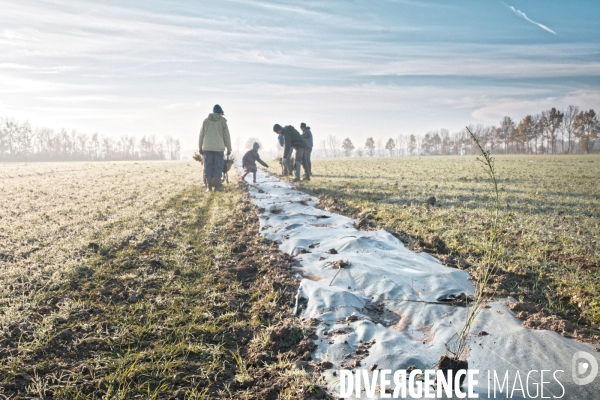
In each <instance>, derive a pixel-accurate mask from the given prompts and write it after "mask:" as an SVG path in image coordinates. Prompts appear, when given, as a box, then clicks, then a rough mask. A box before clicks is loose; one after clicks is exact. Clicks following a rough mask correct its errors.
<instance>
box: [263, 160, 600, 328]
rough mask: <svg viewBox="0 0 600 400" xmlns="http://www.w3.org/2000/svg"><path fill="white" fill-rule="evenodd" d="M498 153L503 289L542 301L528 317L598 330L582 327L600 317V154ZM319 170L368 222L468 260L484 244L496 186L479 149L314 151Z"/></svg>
mask: <svg viewBox="0 0 600 400" xmlns="http://www.w3.org/2000/svg"><path fill="white" fill-rule="evenodd" d="M495 159H496V167H497V175H498V178H499V180H500V185H501V189H502V191H501V196H502V197H501V200H502V214H501V215H502V217H503V220H502V222H501V224H502V226H501V227H502V237H501V245H502V248H501V263H500V268H501V270H500V273H499V275H498V276H497V277H496V279H495V282H494V285H493V286H494V287H495V288H497V290H498V292H497V295H498V296H509V295H510V296H513V297H515V298H516V299H518V300H521V301H525V302H530V303H533V304H534V305H535V310H533V309H531V310H529V311H530V312H529V314H530V315H527V313H524V314H522V315H521V317H522V318H523V319H527V321H526V324H528V326H531V327H534V328H536V327H537V328H546V329H554V330H558V331H559V332H561V333H563V334H564V335H565V336H575V337H577V336H580V337H581V336H588V337H589V336H590V334H592V332H590V331H589V330H585V329H584V330H582V329H581V327H588V328H598V326H599V325H600V246H599V241H600V157H598V156H597V155H596V156H534V157H532V156H495ZM272 171H273V172H276V168H274V167H272ZM313 172H314V177H313V178H312V180H311V181H310V182H309V183H306V182H303V184H302V185H301V186H302V187H304V188H305V189H306V190H307V191H309V192H312V193H315V194H316V195H318V196H319V197H320V198H321V199H322V200H323V203H322V206H323V207H325V208H328V209H329V210H330V211H335V212H340V213H343V214H346V215H349V216H353V217H357V218H360V219H361V220H360V225H361V227H363V228H365V229H374V228H375V227H380V228H381V227H383V228H385V229H388V230H389V231H390V232H392V233H394V234H396V235H397V236H398V237H399V238H400V239H402V240H403V241H404V242H405V243H406V244H407V245H408V246H409V247H411V248H413V249H415V250H417V251H427V252H429V253H432V254H434V255H435V256H437V257H438V258H439V259H440V260H442V261H443V262H445V263H446V264H447V265H452V266H457V267H460V268H466V269H469V266H470V265H473V264H475V263H477V261H478V260H479V258H480V257H481V255H482V252H483V250H484V249H485V246H486V243H487V240H488V237H489V235H488V230H489V227H490V214H489V210H490V207H491V206H492V203H491V200H492V195H493V193H492V191H491V190H490V187H489V181H488V180H487V179H486V176H485V173H484V171H483V170H482V168H481V164H480V163H478V162H477V161H476V158H475V157H409V158H352V159H315V160H313ZM431 197H435V203H434V204H433V205H430V204H428V200H429V199H430V198H431ZM430 202H431V203H433V199H431V200H430ZM571 323H576V324H578V325H579V327H577V326H574V325H572V324H571ZM586 331H587V332H586ZM584 332H586V333H587V334H588V335H583V333H584ZM594 334H597V331H595V332H594ZM596 338H598V336H596Z"/></svg>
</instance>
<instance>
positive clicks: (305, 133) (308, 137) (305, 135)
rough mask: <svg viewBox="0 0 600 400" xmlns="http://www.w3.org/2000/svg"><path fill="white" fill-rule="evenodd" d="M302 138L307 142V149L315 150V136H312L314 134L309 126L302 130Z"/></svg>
mask: <svg viewBox="0 0 600 400" xmlns="http://www.w3.org/2000/svg"><path fill="white" fill-rule="evenodd" d="M302 138H303V139H304V141H305V142H306V147H308V148H309V149H312V148H313V135H312V132H311V131H310V126H307V127H306V128H304V129H303V130H302Z"/></svg>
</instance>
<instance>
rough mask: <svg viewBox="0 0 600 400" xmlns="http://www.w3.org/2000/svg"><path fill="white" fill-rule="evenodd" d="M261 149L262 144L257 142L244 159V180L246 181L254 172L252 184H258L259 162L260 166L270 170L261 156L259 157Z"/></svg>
mask: <svg viewBox="0 0 600 400" xmlns="http://www.w3.org/2000/svg"><path fill="white" fill-rule="evenodd" d="M259 148H260V144H258V143H257V142H254V144H253V145H252V150H248V152H247V153H246V154H244V157H243V158H242V167H243V168H244V171H246V172H244V175H242V180H244V179H246V176H247V175H248V174H249V173H250V172H252V176H253V179H252V182H253V183H256V171H257V168H256V162H257V161H258V163H259V164H260V165H262V166H263V167H265V168H269V166H268V165H267V163H266V162H264V161H263V160H261V159H260V156H259V155H258V149H259Z"/></svg>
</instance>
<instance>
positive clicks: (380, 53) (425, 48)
mask: <svg viewBox="0 0 600 400" xmlns="http://www.w3.org/2000/svg"><path fill="white" fill-rule="evenodd" d="M0 7H1V9H2V10H3V12H2V13H1V14H0V117H15V118H17V119H19V120H29V121H30V122H31V123H32V125H34V126H50V127H54V128H56V129H60V128H61V127H65V128H67V129H72V128H77V129H78V130H80V131H84V132H88V133H91V132H99V133H101V134H104V135H112V136H115V137H118V136H119V135H123V134H133V135H136V136H138V137H141V136H142V135H149V134H155V135H158V136H164V135H167V134H170V135H173V136H175V137H178V138H180V139H181V140H182V143H183V147H184V148H194V147H195V146H196V143H197V136H198V130H199V127H200V124H201V122H202V120H203V119H204V118H205V117H206V115H207V114H208V113H209V112H210V111H211V109H212V106H213V105H214V104H215V103H219V104H221V105H222V106H223V108H224V110H225V114H226V115H225V116H226V118H227V119H228V121H229V126H230V130H231V133H232V136H234V137H240V138H241V140H242V143H244V142H245V139H246V138H248V137H251V136H254V137H259V138H260V139H261V140H262V141H263V143H264V144H266V145H267V147H269V144H271V143H273V145H274V141H275V138H274V134H273V133H272V131H271V128H272V126H273V124H274V123H276V122H277V123H280V124H282V125H284V124H292V125H295V126H296V127H298V125H299V124H300V122H301V121H305V122H307V123H308V124H309V125H310V126H312V128H313V133H314V134H315V137H316V139H317V142H319V141H320V140H321V139H324V138H325V137H326V136H327V135H329V134H334V135H337V136H338V137H340V138H345V137H350V138H351V139H352V140H354V141H356V142H357V144H358V143H360V144H362V143H363V142H364V140H365V139H366V137H367V136H375V137H382V138H388V137H396V136H398V135H399V134H411V133H416V134H424V133H425V132H427V131H429V130H435V129H440V128H447V129H450V130H451V131H454V130H458V129H461V128H462V127H463V126H464V125H466V124H469V123H484V124H493V123H498V121H499V120H500V119H501V118H502V117H503V116H504V115H510V116H512V117H513V118H515V119H517V120H518V119H520V118H522V117H523V116H525V115H526V114H530V113H537V112H540V111H542V110H544V109H548V108H550V107H553V106H556V107H561V108H562V107H566V106H567V105H569V104H575V105H578V106H580V107H582V108H595V109H596V110H600V24H599V23H598V15H600V2H599V1H595V0H593V1H592V0H588V1H573V2H566V1H554V0H543V1H541V0H540V1H534V0H527V1H526V0H520V1H505V2H501V1H494V0H489V1H488V0H453V1H435V0H434V1H426V0H422V1H417V0H380V1H377V0H375V1H352V0H348V1H334V0H328V1H291V0H290V1H286V0H276V1H263V0H221V1H214V2H212V1H211V2H209V1H183V0H175V1H168V2H167V1H161V2H159V1H154V0H147V1H130V2H127V3H124V2H117V1H94V2H91V1H77V2H72V1H69V2H67V1H62V0H54V1H30V0H24V1H19V2H15V1H12V0H0Z"/></svg>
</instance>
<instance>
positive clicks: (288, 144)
mask: <svg viewBox="0 0 600 400" xmlns="http://www.w3.org/2000/svg"><path fill="white" fill-rule="evenodd" d="M273 132H275V133H277V134H278V135H282V136H283V142H284V146H283V159H284V160H285V161H284V162H289V159H290V157H291V156H292V148H293V149H295V150H296V165H295V170H296V177H295V178H294V182H298V181H300V165H301V164H302V160H304V151H305V150H306V148H307V147H308V146H307V145H306V141H305V140H304V138H302V136H301V135H300V132H298V131H297V130H296V129H295V128H294V127H293V126H291V125H288V126H286V127H285V128H282V127H281V125H279V124H275V125H274V126H273ZM288 165H289V164H288Z"/></svg>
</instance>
